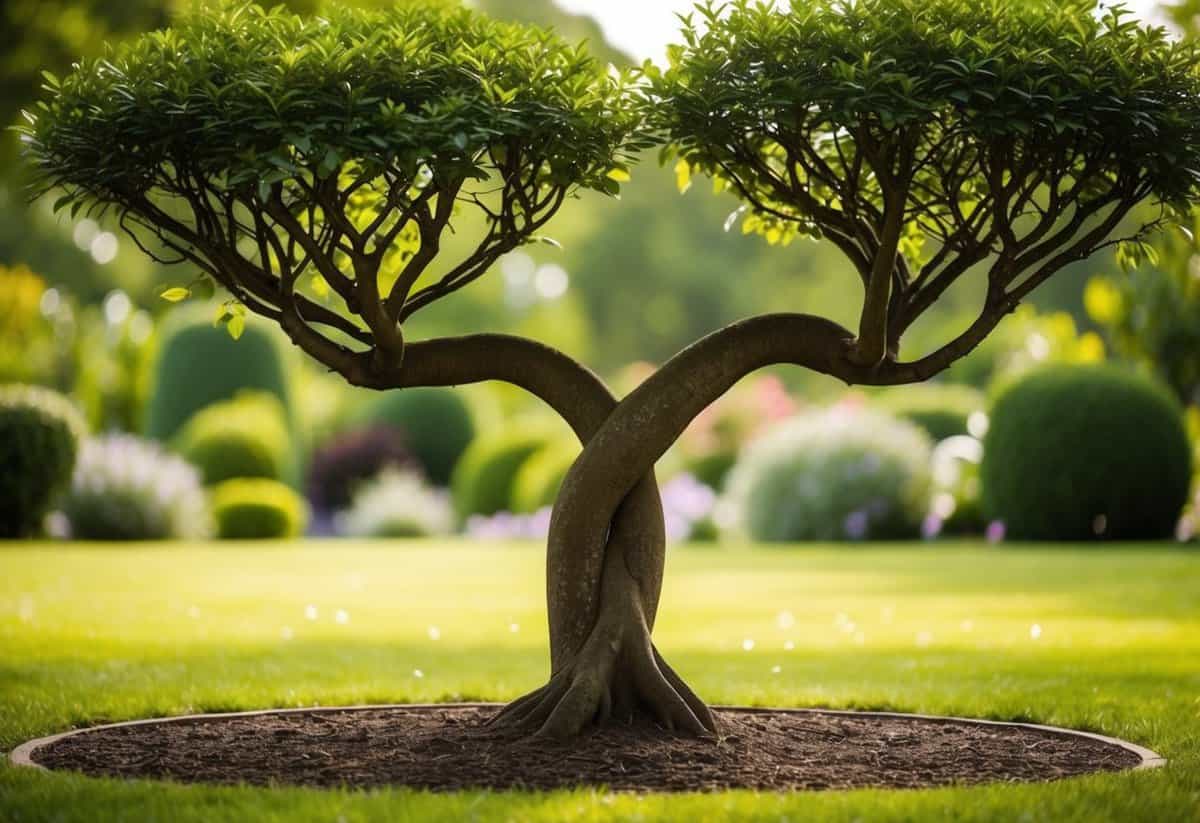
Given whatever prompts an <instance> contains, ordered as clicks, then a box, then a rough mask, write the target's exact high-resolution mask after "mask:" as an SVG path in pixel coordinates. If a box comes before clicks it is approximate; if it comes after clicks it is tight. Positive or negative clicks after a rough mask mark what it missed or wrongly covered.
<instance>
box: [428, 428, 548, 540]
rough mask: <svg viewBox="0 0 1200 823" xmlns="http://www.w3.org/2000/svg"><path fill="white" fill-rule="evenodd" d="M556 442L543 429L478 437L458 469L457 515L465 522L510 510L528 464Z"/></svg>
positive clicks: (455, 486) (454, 487)
mask: <svg viewBox="0 0 1200 823" xmlns="http://www.w3.org/2000/svg"><path fill="white" fill-rule="evenodd" d="M554 441H555V435H554V433H553V432H552V431H548V430H547V429H546V428H542V427H539V426H533V427H526V426H517V427H515V428H509V429H505V430H503V431H499V432H497V433H495V434H491V435H485V436H483V437H480V438H478V439H477V440H476V441H475V442H474V443H472V444H471V447H470V448H469V449H467V451H466V453H464V454H463V456H462V459H461V460H460V461H459V464H458V467H457V468H456V469H455V470H454V477H453V479H452V481H451V486H450V488H451V494H452V497H453V499H454V510H455V512H456V513H457V514H458V516H459V517H460V518H461V519H463V520H465V519H466V518H467V517H470V516H471V515H473V514H483V515H488V514H495V513H496V512H499V511H507V510H508V507H509V506H510V505H512V499H513V489H514V484H515V482H516V478H517V474H518V473H519V472H520V471H521V467H522V466H524V464H525V461H527V460H528V459H529V458H531V457H532V456H533V455H535V454H537V453H538V452H540V451H541V450H542V449H544V448H546V447H547V446H548V445H550V444H551V443H553V442H554Z"/></svg>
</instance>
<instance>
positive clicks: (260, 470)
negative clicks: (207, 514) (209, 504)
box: [172, 392, 296, 486]
mask: <svg viewBox="0 0 1200 823" xmlns="http://www.w3.org/2000/svg"><path fill="white" fill-rule="evenodd" d="M172 442H173V445H174V448H175V451H177V452H178V453H179V454H180V455H182V456H183V457H184V459H186V460H187V461H188V462H189V463H191V464H192V465H193V466H195V467H196V468H197V469H199V470H200V475H201V477H202V478H203V480H204V484H205V485H206V486H215V485H216V484H218V483H222V482H224V481H226V480H232V479H234V478H267V479H270V480H277V481H282V480H288V481H294V480H295V479H296V478H295V458H294V455H293V451H294V447H293V445H292V438H291V434H290V432H289V430H288V425H287V418H286V416H285V414H284V410H283V405H282V404H280V402H279V400H278V399H277V398H276V397H275V396H274V395H271V394H267V393H266V392H242V393H240V394H238V395H237V396H236V397H235V398H234V399H233V400H229V401H225V402H222V403H214V404H213V405H211V406H208V407H207V408H204V409H201V410H200V411H199V412H197V413H196V414H195V415H194V416H193V417H192V418H191V420H189V421H188V422H187V423H186V424H185V425H184V427H183V429H181V430H180V432H179V434H178V435H176V436H175V438H174V440H173V441H172Z"/></svg>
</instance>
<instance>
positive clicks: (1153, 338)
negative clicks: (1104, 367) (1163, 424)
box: [1084, 216, 1200, 403]
mask: <svg viewBox="0 0 1200 823" xmlns="http://www.w3.org/2000/svg"><path fill="white" fill-rule="evenodd" d="M1197 227H1198V225H1197V221H1196V217H1195V216H1193V218H1192V227H1191V229H1190V230H1189V231H1188V233H1187V234H1184V233H1176V232H1169V233H1163V234H1162V235H1161V236H1160V237H1159V238H1158V239H1157V242H1156V243H1155V245H1154V246H1153V247H1152V248H1153V249H1154V251H1155V255H1154V258H1155V262H1154V263H1151V262H1149V261H1147V263H1146V265H1140V266H1136V267H1134V268H1133V269H1132V270H1131V271H1129V272H1128V273H1127V274H1126V275H1124V276H1099V277H1096V278H1094V279H1093V280H1092V281H1091V282H1090V283H1089V284H1088V287H1087V290H1086V291H1085V292H1084V305H1085V307H1086V308H1087V311H1088V314H1089V315H1091V318H1092V319H1093V320H1094V321H1096V323H1097V324H1099V325H1100V326H1101V327H1103V329H1104V330H1105V332H1106V334H1107V336H1108V338H1109V340H1110V341H1111V342H1112V346H1113V349H1114V351H1115V352H1116V353H1117V354H1118V355H1120V356H1122V357H1124V358H1126V359H1129V360H1132V361H1134V362H1137V363H1140V364H1142V365H1145V366H1147V367H1149V368H1152V369H1154V370H1155V371H1156V372H1157V373H1158V374H1159V376H1161V377H1162V379H1163V380H1164V381H1166V383H1167V384H1168V385H1170V387H1171V388H1172V389H1173V390H1174V392H1175V395H1176V396H1177V397H1179V399H1180V400H1181V401H1183V402H1184V403H1191V402H1200V277H1197V276H1196V272H1197V271H1200V268H1198V267H1200V257H1198V256H1197V248H1196V243H1195V240H1194V235H1193V231H1194V230H1195V229H1196V228H1197Z"/></svg>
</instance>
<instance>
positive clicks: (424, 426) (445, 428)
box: [357, 388, 475, 486]
mask: <svg viewBox="0 0 1200 823" xmlns="http://www.w3.org/2000/svg"><path fill="white" fill-rule="evenodd" d="M357 422H358V423H359V425H362V426H370V425H384V426H391V427H392V428H395V429H399V430H400V431H401V432H403V433H404V441H405V444H406V445H407V446H408V450H409V452H411V453H412V455H413V456H414V457H415V458H416V459H417V461H418V462H419V463H420V464H421V466H422V468H424V469H425V476H426V477H428V478H429V480H430V482H431V483H433V484H434V485H436V486H446V485H449V483H450V480H451V478H452V477H453V475H454V469H455V466H457V465H458V461H459V460H460V459H461V458H462V456H463V453H464V452H466V450H467V448H468V447H469V446H470V445H471V441H473V440H474V439H475V421H474V418H473V417H472V415H471V409H470V408H469V407H468V406H467V402H466V401H465V400H464V399H463V398H462V396H461V393H460V392H457V391H455V390H454V389H442V388H421V389H399V390H395V391H387V392H382V393H380V394H379V395H378V396H376V397H374V398H372V399H371V401H370V402H368V403H367V404H366V406H365V407H364V409H363V410H362V412H361V413H360V414H359V415H358V419H357Z"/></svg>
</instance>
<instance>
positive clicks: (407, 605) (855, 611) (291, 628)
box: [0, 542, 1200, 823]
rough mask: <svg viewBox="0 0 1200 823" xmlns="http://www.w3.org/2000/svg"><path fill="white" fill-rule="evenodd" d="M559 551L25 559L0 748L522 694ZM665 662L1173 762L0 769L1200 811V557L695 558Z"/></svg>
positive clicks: (651, 811)
mask: <svg viewBox="0 0 1200 823" xmlns="http://www.w3.org/2000/svg"><path fill="white" fill-rule="evenodd" d="M542 566H543V556H542V552H541V551H540V550H539V549H538V548H536V547H533V546H504V547H501V546H496V547H489V546H482V547H481V546H479V545H477V544H466V543H459V542H427V543H392V544H387V543H379V544H362V543H325V544H320V543H305V544H297V545H293V546H247V545H221V546H211V545H209V546H205V545H197V546H191V545H183V546H180V545H173V546H171V545H165V546H147V547H136V548H112V547H96V546H46V547H28V546H18V545H15V544H10V545H8V546H0V749H3V750H5V751H8V750H10V749H12V748H13V747H15V746H16V745H17V744H19V743H21V742H23V741H24V740H27V739H29V738H32V737H37V736H42V735H47V734H51V733H54V732H58V731H63V730H66V729H69V728H72V727H76V726H84V725H89V724H97V723H104V722H111V721H119V720H126V719H132V718H139V717H153V716H160V715H170V714H183V713H192V712H217V711H231V710H240V709H257V708H266V707H295V706H313V705H325V706H328V705H343V704H356V703H392V702H409V701H415V702H428V701H443V700H506V699H509V698H512V697H515V696H517V695H518V694H520V693H522V692H524V691H526V690H528V689H531V688H533V687H535V686H537V685H540V684H541V682H542V681H543V679H544V677H545V675H546V669H547V652H546V649H545V645H546V624H545V617H544V606H543V577H542ZM656 637H657V640H658V645H659V647H660V648H661V649H662V650H663V652H664V654H665V655H666V656H667V657H668V659H669V660H671V662H672V663H674V664H675V665H676V667H677V668H678V669H679V670H680V672H681V673H682V674H683V675H684V676H685V677H686V678H687V679H688V680H689V681H690V682H691V683H692V685H693V686H694V687H695V688H696V690H697V691H698V692H699V693H700V694H701V695H702V696H704V697H705V698H707V699H708V700H710V701H712V702H715V703H735V704H754V705H771V706H832V707H838V708H846V707H854V708H865V709H889V710H900V711H914V712H926V713H935V714H952V715H962V716H970V717H986V718H993V719H1000V720H1026V721H1036V722H1039V723H1049V724H1054V725H1061V726H1070V727H1073V728H1078V729H1087V730H1092V731H1098V732H1102V733H1105V734H1110V735H1116V736H1119V737H1123V738H1126V739H1128V740H1131V741H1134V742H1137V743H1141V744H1143V745H1146V746H1149V747H1151V748H1153V749H1155V750H1156V751H1158V752H1159V753H1160V754H1162V755H1164V756H1166V757H1168V758H1170V760H1171V762H1170V764H1169V765H1168V766H1167V767H1166V768H1165V769H1161V770H1155V771H1149V772H1139V773H1128V774H1120V775H1108V776H1100V777H1089V778H1083V779H1076V780H1070V781H1066V782H1061V783H1056V784H1050V785H1033V786H1028V785H1023V786H988V787H978V788H963V789H939V790H929V791H857V792H841V793H838V792H832V793H806V794H791V795H776V794H756V793H752V792H732V793H724V794H714V795H685V796H661V795H659V796H647V797H636V796H626V795H612V794H608V793H605V792H603V791H593V790H581V791H575V792H556V793H551V794H528V793H516V792H509V793H482V792H474V793H463V794H450V795H435V794H430V793H426V792H419V791H410V790H404V789H395V790H388V791H377V792H370V793H366V792H353V791H337V792H332V791H331V792H323V791H314V790H304V789H259V788H208V787H198V786H178V785H166V784H155V783H148V782H138V783H121V782H117V781H110V780H96V779H89V778H82V777H76V776H71V775H66V774H40V773H36V772H33V771H30V770H24V769H20V770H18V769H14V768H12V767H10V766H8V765H7V764H5V765H3V766H0V819H2V820H5V821H10V820H13V821H16V820H19V821H34V820H55V821H74V820H78V821H96V820H101V819H124V820H137V821H144V820H171V821H175V820H195V821H212V820H221V819H229V820H256V821H260V820H315V821H327V822H328V823H332V822H333V821H340V820H344V821H356V820H389V821H392V820H394V821H429V820H440V819H445V820H492V819H502V820H538V821H561V820H600V819H609V818H637V819H640V820H689V821H695V820H721V819H729V818H740V819H763V820H784V819H786V820H795V821H799V820H812V819H821V820H847V821H850V820H871V821H875V820H914V821H915V820H929V819H947V818H953V819H954V820H959V821H963V820H1023V821H1036V820H1054V821H1059V820H1079V821H1089V822H1090V821H1100V820H1120V821H1130V820H1145V821H1156V823H1158V822H1160V821H1172V820H1180V821H1183V820H1187V821H1195V820H1198V819H1200V553H1196V552H1189V551H1187V550H1184V549H1176V548H1170V547H1151V546H1128V547H1113V548H1080V549H1073V548H1071V549H1067V548H1043V549H1033V548H997V549H989V548H985V547H982V546H972V545H940V546H937V547H929V546H924V545H911V546H896V547H878V548H863V547H847V548H830V547H805V548H795V549H774V550H771V549H755V550H732V549H731V550H724V549H721V550H718V549H698V548H696V549H693V548H688V549H677V550H675V551H674V552H673V553H672V554H671V555H670V557H669V560H668V570H667V582H666V589H665V592H664V597H663V606H662V613H661V617H660V620H659V625H658V628H657V631H656Z"/></svg>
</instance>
